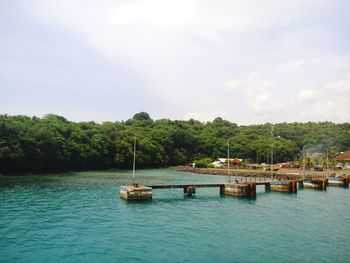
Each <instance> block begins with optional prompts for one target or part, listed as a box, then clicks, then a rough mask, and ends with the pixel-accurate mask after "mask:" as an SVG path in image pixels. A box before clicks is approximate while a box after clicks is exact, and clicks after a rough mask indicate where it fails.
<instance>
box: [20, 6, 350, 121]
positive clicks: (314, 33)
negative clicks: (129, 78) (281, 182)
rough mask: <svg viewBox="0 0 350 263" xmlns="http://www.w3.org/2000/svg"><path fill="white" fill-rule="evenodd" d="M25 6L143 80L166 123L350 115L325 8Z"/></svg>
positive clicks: (349, 68) (344, 75) (349, 67)
mask: <svg viewBox="0 0 350 263" xmlns="http://www.w3.org/2000/svg"><path fill="white" fill-rule="evenodd" d="M23 5H24V7H25V8H26V10H28V12H29V13H30V14H31V15H32V16H33V17H35V19H37V20H38V21H41V22H43V23H45V24H49V25H52V26H55V27H59V28H62V29H63V30H66V31H69V32H72V33H74V34H78V35H79V36H81V37H82V38H83V39H84V40H85V41H86V45H88V46H90V47H91V48H93V49H94V50H96V51H97V52H99V53H100V54H102V55H103V56H105V57H106V58H108V59H110V60H111V61H115V62H118V63H123V64H125V65H128V68H131V69H133V70H135V71H137V72H138V74H139V75H142V76H144V82H145V84H144V85H145V89H146V91H145V96H146V95H147V93H152V94H153V96H156V97H158V98H159V99H160V100H162V101H164V102H165V103H164V104H166V105H167V108H166V109H164V108H163V109H160V112H159V115H160V116H159V117H174V118H179V117H183V118H195V117H196V116H197V118H198V119H200V120H210V119H212V118H214V117H215V115H221V116H222V117H226V116H227V118H228V119H230V120H233V121H237V122H239V123H254V122H265V121H284V120H289V121H294V120H303V121H304V120H324V119H325V116H327V118H329V119H330V120H335V121H345V120H347V118H348V117H347V116H350V110H349V106H345V104H346V103H347V102H348V99H347V97H346V96H344V95H347V94H348V88H347V86H346V85H347V84H346V83H348V82H347V81H348V79H349V72H350V56H346V55H345V56H339V55H337V54H332V53H327V52H325V51H323V50H324V48H325V47H324V46H323V45H322V40H324V39H326V38H327V41H330V40H329V39H328V36H329V34H330V30H329V28H328V24H327V23H330V21H328V22H327V23H326V24H322V23H321V22H320V21H319V18H318V17H319V16H321V15H322V12H327V8H328V7H330V6H332V4H331V3H327V2H326V1H316V0H315V1H313V0H311V1H302V0H286V1H279V0H269V1H252V0H245V1H243V0H242V1H228V0H227V1H220V2H217V1H194V0H193V1H192V0H179V1H165V0H140V1H112V0H105V1H83V0H80V1H79V0H77V1H70V0H61V1H53V0H45V1H44V0H43V1H38V0H35V1H23ZM314 13H315V14H314ZM313 14H314V15H313ZM332 34H333V33H332ZM332 36H334V35H332ZM314 50H317V52H314ZM344 83H345V84H344ZM331 90H332V91H331ZM339 94H342V95H341V96H340V95H339ZM331 95H332V96H331ZM333 95H334V96H333ZM306 102H307V103H308V105H305V104H306ZM301 108H303V109H305V110H299V109H301ZM309 111H314V112H312V113H310V114H309V113H307V112H309ZM173 112H177V114H173ZM326 112H333V113H334V114H332V113H331V114H328V115H327V114H326ZM167 113H171V114H172V116H164V114H167Z"/></svg>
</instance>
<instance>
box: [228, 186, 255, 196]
mask: <svg viewBox="0 0 350 263" xmlns="http://www.w3.org/2000/svg"><path fill="white" fill-rule="evenodd" d="M224 194H226V195H233V196H243V197H256V183H254V182H246V183H225V188H224Z"/></svg>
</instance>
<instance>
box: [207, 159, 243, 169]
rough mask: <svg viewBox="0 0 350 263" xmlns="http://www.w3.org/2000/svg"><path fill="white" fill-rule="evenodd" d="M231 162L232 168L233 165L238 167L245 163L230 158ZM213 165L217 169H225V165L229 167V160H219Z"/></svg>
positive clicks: (241, 160)
mask: <svg viewBox="0 0 350 263" xmlns="http://www.w3.org/2000/svg"><path fill="white" fill-rule="evenodd" d="M229 162H230V166H231V165H238V164H241V163H242V162H243V159H238V158H232V159H231V158H230V159H229ZM211 164H212V165H213V167H215V168H219V167H223V166H224V165H227V158H218V159H217V160H216V161H215V162H212V163H211Z"/></svg>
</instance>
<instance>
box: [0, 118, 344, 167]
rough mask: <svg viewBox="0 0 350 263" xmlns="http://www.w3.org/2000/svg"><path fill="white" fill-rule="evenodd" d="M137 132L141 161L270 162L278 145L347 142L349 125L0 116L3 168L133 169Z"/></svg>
mask: <svg viewBox="0 0 350 263" xmlns="http://www.w3.org/2000/svg"><path fill="white" fill-rule="evenodd" d="M135 135H136V137H137V167H138V168H140V167H163V166H169V165H179V164H185V163H188V162H191V161H193V160H194V159H198V158H202V157H210V158H217V157H225V156H226V145H227V140H228V139H229V141H230V152H231V156H232V157H239V158H244V159H249V160H250V161H251V162H257V163H260V162H266V161H267V160H268V156H269V155H270V149H271V144H272V143H273V144H274V149H275V156H276V157H275V158H276V159H275V160H274V161H275V162H283V161H288V160H296V159H298V158H299V157H300V155H301V153H302V148H303V146H305V147H306V149H308V150H309V151H318V152H325V151H326V150H327V149H329V148H331V147H333V149H337V150H338V151H342V150H348V149H350V124H349V123H343V124H334V123H331V122H319V123H315V122H308V123H279V124H275V125H274V136H273V137H272V135H271V124H263V125H249V126H238V125H237V124H235V123H231V122H229V121H226V120H223V119H221V118H216V119H215V120H214V121H212V122H207V123H202V122H199V121H195V120H189V121H178V120H175V121H173V120H168V119H162V120H155V121H154V120H152V119H151V118H150V117H149V115H148V114H147V113H143V112H142V113H138V114H136V115H135V116H134V117H133V118H131V119H130V120H127V121H125V122H124V121H123V122H104V123H102V124H97V123H95V122H78V123H77V122H71V121H68V120H67V119H65V118H64V117H61V116H57V115H53V114H49V115H46V116H45V117H43V118H37V117H32V118H31V117H27V116H7V115H1V116H0V173H7V172H8V173H18V172H49V171H64V170H78V169H107V168H131V166H132V156H133V139H134V136H135Z"/></svg>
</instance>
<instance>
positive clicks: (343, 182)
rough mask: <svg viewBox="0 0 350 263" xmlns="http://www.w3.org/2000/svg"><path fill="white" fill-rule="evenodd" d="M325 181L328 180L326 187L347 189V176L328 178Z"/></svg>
mask: <svg viewBox="0 0 350 263" xmlns="http://www.w3.org/2000/svg"><path fill="white" fill-rule="evenodd" d="M327 180H328V185H332V186H341V187H349V177H348V176H340V177H328V178H327Z"/></svg>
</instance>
